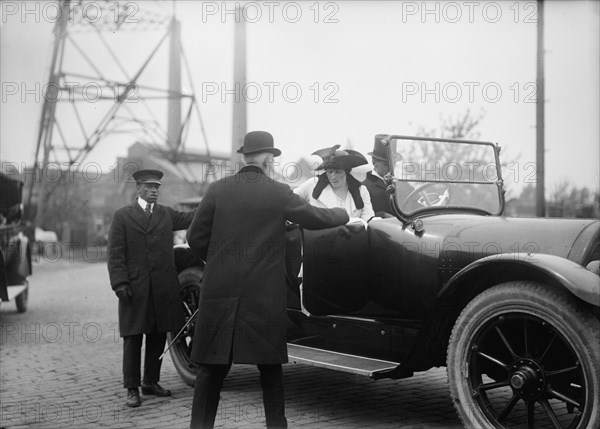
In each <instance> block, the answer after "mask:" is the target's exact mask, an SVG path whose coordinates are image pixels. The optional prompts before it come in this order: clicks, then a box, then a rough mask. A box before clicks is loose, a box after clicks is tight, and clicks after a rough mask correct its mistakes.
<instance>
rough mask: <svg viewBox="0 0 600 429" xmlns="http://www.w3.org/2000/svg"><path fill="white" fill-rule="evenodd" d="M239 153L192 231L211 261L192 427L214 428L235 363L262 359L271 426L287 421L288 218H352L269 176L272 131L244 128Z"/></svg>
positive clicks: (199, 323) (306, 222) (329, 223)
mask: <svg viewBox="0 0 600 429" xmlns="http://www.w3.org/2000/svg"><path fill="white" fill-rule="evenodd" d="M238 153H242V154H243V156H244V163H245V166H244V167H243V168H242V169H241V170H239V171H238V172H237V173H236V174H235V175H233V176H228V177H225V178H223V179H221V180H219V181H217V182H214V183H212V184H211V186H210V187H209V188H208V191H207V192H206V195H205V196H204V198H203V199H202V202H201V203H200V206H199V207H198V209H197V211H196V215H195V217H194V220H193V221H192V225H191V226H190V228H189V230H188V233H187V238H188V243H189V245H190V248H191V249H192V251H194V252H195V253H196V254H197V255H198V256H199V257H200V258H202V259H204V260H205V261H206V270H205V272H204V277H203V280H202V290H201V292H200V301H199V304H198V308H199V311H198V317H197V319H196V326H195V330H194V341H193V348H192V355H191V359H192V361H194V362H195V363H197V364H198V370H197V376H196V383H195V388H194V401H193V405H192V418H191V427H192V428H211V427H213V425H214V422H215V417H216V413H217V408H218V405H219V392H220V391H221V387H222V384H223V380H224V378H225V376H226V374H227V368H228V364H230V363H231V362H233V363H241V364H256V365H258V369H259V371H260V385H261V388H262V392H263V404H264V407H265V416H266V424H267V427H287V420H286V417H285V402H284V391H283V372H282V368H281V364H282V363H285V362H287V360H288V356H287V341H286V297H287V291H286V282H285V248H286V242H285V221H286V220H289V221H291V222H295V223H298V224H300V225H301V226H304V227H305V228H308V229H321V228H329V227H334V226H338V225H343V224H345V223H347V222H348V220H349V218H348V214H347V213H346V211H345V210H344V209H341V208H334V209H325V208H317V207H313V206H311V205H310V204H309V203H308V202H306V201H304V200H303V199H302V198H301V197H300V196H298V195H296V194H294V193H293V192H292V190H291V189H290V187H289V186H287V185H286V184H283V183H279V182H276V181H275V180H273V178H272V177H270V175H269V173H270V170H271V167H270V166H271V165H272V163H273V157H275V156H279V155H280V154H281V151H280V150H279V149H276V148H275V147H274V143H273V136H272V135H271V134H269V133H267V132H264V131H252V132H250V133H248V134H246V136H245V137H244V144H243V146H242V147H241V148H240V149H239V150H238Z"/></svg>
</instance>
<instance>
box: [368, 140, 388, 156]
mask: <svg viewBox="0 0 600 429" xmlns="http://www.w3.org/2000/svg"><path fill="white" fill-rule="evenodd" d="M386 137H387V135H386V134H377V135H376V136H375V143H374V144H373V152H369V153H368V154H367V155H371V156H372V157H373V158H375V159H378V160H380V161H387V160H388V150H387V148H386V147H385V146H384V145H383V139H385V138H386Z"/></svg>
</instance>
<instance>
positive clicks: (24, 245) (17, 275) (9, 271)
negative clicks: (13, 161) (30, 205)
mask: <svg viewBox="0 0 600 429" xmlns="http://www.w3.org/2000/svg"><path fill="white" fill-rule="evenodd" d="M22 196H23V182H21V181H18V180H14V179H11V178H10V177H8V176H6V175H5V174H3V173H0V301H1V302H5V301H12V300H13V299H14V300H15V303H16V305H17V311H18V312H19V313H24V312H25V311H27V300H28V297H29V281H28V279H27V278H28V276H29V275H31V271H32V270H31V249H30V246H29V239H28V238H27V236H26V235H25V233H24V225H23V223H22V215H23V205H22Z"/></svg>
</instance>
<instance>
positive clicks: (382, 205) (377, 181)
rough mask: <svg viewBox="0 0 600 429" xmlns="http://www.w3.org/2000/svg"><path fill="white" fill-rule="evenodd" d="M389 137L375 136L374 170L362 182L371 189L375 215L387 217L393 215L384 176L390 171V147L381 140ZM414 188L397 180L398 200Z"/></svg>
mask: <svg viewBox="0 0 600 429" xmlns="http://www.w3.org/2000/svg"><path fill="white" fill-rule="evenodd" d="M385 137H387V136H386V135H384V134H377V135H376V136H375V143H374V145H373V152H369V153H368V154H367V155H371V161H372V162H373V171H372V172H371V171H369V172H368V173H367V177H366V179H365V180H364V181H363V182H362V183H363V185H365V186H366V187H367V189H368V190H369V194H370V195H371V204H372V205H373V210H374V211H375V216H381V217H386V216H388V215H393V214H394V213H393V212H392V207H391V205H390V194H389V193H388V192H387V185H386V184H385V182H384V180H383V178H384V177H385V175H386V174H388V173H389V172H390V165H389V161H388V160H389V157H388V149H387V148H386V147H385V146H384V145H383V143H382V142H381V140H382V139H383V138H385ZM412 190H413V187H412V186H410V185H409V184H408V183H405V182H396V194H397V195H399V197H398V201H403V200H404V198H406V196H407V195H408V194H410V192H411V191H412Z"/></svg>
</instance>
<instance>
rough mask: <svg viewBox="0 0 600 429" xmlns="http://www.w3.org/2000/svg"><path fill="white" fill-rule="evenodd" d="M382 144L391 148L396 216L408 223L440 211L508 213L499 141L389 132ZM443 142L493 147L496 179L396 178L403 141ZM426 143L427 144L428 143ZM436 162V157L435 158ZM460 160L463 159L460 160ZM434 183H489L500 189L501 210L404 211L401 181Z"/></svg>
mask: <svg viewBox="0 0 600 429" xmlns="http://www.w3.org/2000/svg"><path fill="white" fill-rule="evenodd" d="M381 141H382V143H383V144H384V145H385V146H387V150H388V167H389V171H390V174H388V175H387V176H386V178H385V180H386V182H387V184H388V185H393V187H394V193H393V194H392V195H391V197H390V198H391V205H392V208H393V211H394V214H395V215H396V217H398V218H399V219H400V220H401V221H403V222H404V223H410V222H411V221H412V219H414V218H416V217H419V216H423V215H427V214H434V213H435V214H439V213H473V214H481V215H490V216H499V215H501V214H502V213H503V212H504V207H505V199H504V181H503V179H502V170H501V165H500V146H499V145H498V144H496V143H492V142H487V141H477V140H467V139H449V138H439V137H420V136H405V135H396V134H392V135H388V136H386V137H385V138H383V139H382V140H381ZM408 141H410V142H420V141H423V142H439V143H447V144H458V145H476V146H479V147H482V146H483V147H488V148H490V149H491V150H492V153H493V159H490V160H489V161H490V162H493V164H494V167H495V174H496V176H495V179H496V180H494V181H490V180H487V181H484V180H468V181H466V180H447V179H446V180H424V179H412V178H411V179H407V178H403V177H396V176H395V173H396V170H395V168H396V158H395V156H397V155H396V154H398V153H399V152H398V145H399V144H401V143H400V142H408ZM407 144H408V143H407ZM424 144H425V143H424ZM434 161H435V160H434ZM457 161H460V160H457ZM399 182H403V183H423V184H426V183H432V184H437V183H441V184H457V185H460V184H463V185H464V184H469V185H486V186H495V188H496V190H497V198H498V205H497V207H498V209H497V210H486V209H485V208H479V207H473V206H461V205H455V206H452V205H450V206H444V205H441V206H429V207H422V208H417V209H415V210H412V211H409V212H406V211H403V210H402V207H400V204H399V203H398V201H397V198H396V191H397V187H398V185H397V184H398V183H399Z"/></svg>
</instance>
